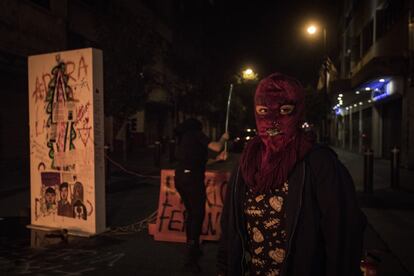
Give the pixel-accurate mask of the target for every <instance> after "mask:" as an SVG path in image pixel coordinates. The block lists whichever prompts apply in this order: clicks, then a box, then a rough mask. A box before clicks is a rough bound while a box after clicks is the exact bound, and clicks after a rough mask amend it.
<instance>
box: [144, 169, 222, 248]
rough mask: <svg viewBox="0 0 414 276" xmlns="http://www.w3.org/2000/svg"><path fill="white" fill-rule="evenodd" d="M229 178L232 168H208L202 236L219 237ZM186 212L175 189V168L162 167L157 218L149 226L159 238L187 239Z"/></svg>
mask: <svg viewBox="0 0 414 276" xmlns="http://www.w3.org/2000/svg"><path fill="white" fill-rule="evenodd" d="M229 178H230V173H229V172H221V171H207V172H206V174H205V186H206V197H207V198H206V204H205V208H206V214H205V217H204V222H203V228H202V231H201V237H200V239H201V240H210V241H215V240H218V239H219V238H220V233H221V229H220V218H221V214H222V209H223V203H224V198H225V194H226V191H227V183H228V181H229ZM185 215H186V214H185V207H184V204H183V202H182V200H181V198H180V195H179V193H178V192H177V190H176V189H175V184H174V170H162V171H161V183H160V197H159V202H158V214H157V220H156V222H155V223H154V224H150V225H149V226H148V231H149V233H150V234H151V235H153V236H154V239H155V240H158V241H172V242H186V236H185Z"/></svg>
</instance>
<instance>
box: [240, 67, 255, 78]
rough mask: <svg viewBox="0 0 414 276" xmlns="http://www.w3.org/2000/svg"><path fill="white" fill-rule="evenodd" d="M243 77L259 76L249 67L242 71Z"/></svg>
mask: <svg viewBox="0 0 414 276" xmlns="http://www.w3.org/2000/svg"><path fill="white" fill-rule="evenodd" d="M242 78H243V79H244V80H255V79H256V78H257V74H256V73H255V72H254V71H253V70H252V69H251V68H247V69H246V70H243V71H242Z"/></svg>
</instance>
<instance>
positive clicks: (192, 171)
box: [175, 118, 229, 272]
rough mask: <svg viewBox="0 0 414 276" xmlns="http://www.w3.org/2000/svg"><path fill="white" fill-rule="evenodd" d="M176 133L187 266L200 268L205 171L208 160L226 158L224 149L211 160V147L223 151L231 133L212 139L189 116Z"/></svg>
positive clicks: (176, 177)
mask: <svg viewBox="0 0 414 276" xmlns="http://www.w3.org/2000/svg"><path fill="white" fill-rule="evenodd" d="M175 134H176V136H177V167H176V170H175V187H176V189H177V191H178V193H179V194H180V196H181V199H182V201H183V203H184V206H185V209H186V236H187V255H186V260H185V266H186V267H187V268H188V269H189V270H191V271H192V272H199V271H200V266H199V265H198V258H199V257H200V255H201V250H200V234H201V228H202V224H203V221H204V215H205V201H206V191H205V185H204V174H205V170H206V164H207V163H209V164H211V163H214V162H217V161H221V160H226V159H227V152H226V151H222V152H221V153H220V154H219V155H217V157H216V158H215V159H210V160H208V149H210V150H212V151H214V152H220V151H221V150H222V149H223V147H224V144H225V142H226V141H227V140H228V139H229V135H228V133H227V132H225V133H224V134H223V135H222V136H221V138H220V139H219V140H218V141H211V140H210V139H209V138H208V137H207V136H206V135H205V134H204V133H203V132H202V124H201V122H200V121H199V120H197V119H194V118H190V119H187V120H185V121H184V122H183V123H181V124H180V125H179V126H178V127H177V128H176V130H175Z"/></svg>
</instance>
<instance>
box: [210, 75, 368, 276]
mask: <svg viewBox="0 0 414 276" xmlns="http://www.w3.org/2000/svg"><path fill="white" fill-rule="evenodd" d="M254 103H255V117H256V125H257V130H258V136H256V137H255V138H254V139H253V140H252V141H251V142H249V144H247V146H246V148H245V150H244V151H243V153H242V156H241V160H240V165H239V166H238V167H237V169H236V171H235V172H234V173H233V175H232V178H231V179H230V187H229V191H228V192H227V194H226V201H225V206H224V210H223V215H222V237H221V241H220V247H219V252H218V265H217V268H218V275H237V276H239V275H245V274H246V272H248V273H249V275H283V276H316V275H317V276H337V275H343V276H345V275H346V276H354V275H361V271H360V268H359V266H360V259H361V255H362V242H363V232H364V228H365V224H366V218H365V216H364V215H363V213H362V212H361V210H360V208H359V207H358V203H357V199H356V194H355V189H354V185H353V182H352V178H351V176H350V175H349V173H348V171H347V170H346V168H345V167H344V166H343V164H342V163H341V162H340V161H339V160H338V158H337V156H336V154H335V153H334V152H333V151H332V150H331V149H330V148H328V147H326V146H321V145H317V144H315V142H314V140H315V139H314V137H315V135H314V134H313V133H312V132H311V131H309V130H305V129H303V128H302V127H301V126H302V124H303V118H304V112H305V107H304V90H303V88H302V86H301V85H300V83H299V82H298V81H297V80H295V79H293V78H291V77H288V76H286V75H282V74H279V73H274V74H272V75H270V76H268V77H267V78H265V79H263V80H262V81H261V82H260V83H259V85H258V87H257V89H256V93H255V98H254Z"/></svg>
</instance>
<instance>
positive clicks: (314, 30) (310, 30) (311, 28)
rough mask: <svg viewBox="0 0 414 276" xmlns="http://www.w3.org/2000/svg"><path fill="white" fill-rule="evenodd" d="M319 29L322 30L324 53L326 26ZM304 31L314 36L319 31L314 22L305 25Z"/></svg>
mask: <svg viewBox="0 0 414 276" xmlns="http://www.w3.org/2000/svg"><path fill="white" fill-rule="evenodd" d="M321 29H322V30H323V50H324V52H325V54H326V28H325V27H323V28H321ZM306 32H307V33H308V34H309V35H311V36H314V35H316V34H317V33H318V32H319V27H318V26H317V25H315V24H310V25H308V26H307V27H306Z"/></svg>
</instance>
